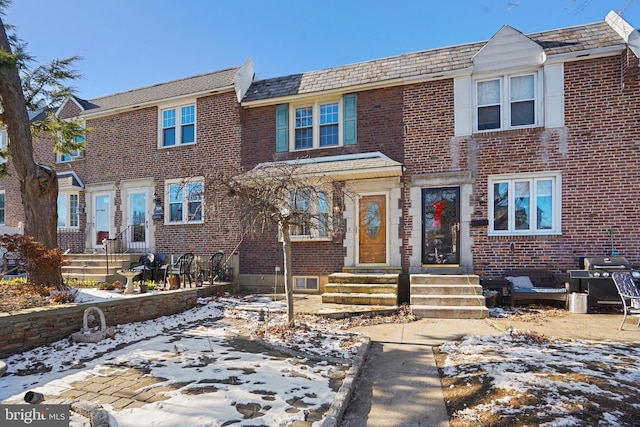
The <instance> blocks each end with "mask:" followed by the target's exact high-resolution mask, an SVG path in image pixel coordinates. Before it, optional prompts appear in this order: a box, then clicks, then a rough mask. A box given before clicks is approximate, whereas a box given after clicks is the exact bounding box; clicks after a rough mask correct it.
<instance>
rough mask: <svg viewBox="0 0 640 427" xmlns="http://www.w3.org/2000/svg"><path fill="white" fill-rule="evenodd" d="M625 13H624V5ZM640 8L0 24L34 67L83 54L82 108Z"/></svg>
mask: <svg viewBox="0 0 640 427" xmlns="http://www.w3.org/2000/svg"><path fill="white" fill-rule="evenodd" d="M625 7H626V8H625ZM623 8H625V9H624V12H623V16H624V17H625V18H626V19H627V21H628V22H629V23H631V24H632V25H633V26H635V27H636V28H637V27H639V26H640V0H600V1H599V0H457V1H455V0H449V1H440V0H438V1H434V0H393V1H377V2H376V1H371V0H368V1H364V0H324V1H322V2H320V1H317V0H315V1H314V0H306V1H302V0H244V1H239V0H184V1H182V2H177V1H175V0H172V1H169V0H102V1H95V0H14V4H13V5H11V6H10V7H9V9H8V10H7V11H6V16H5V17H4V20H5V22H7V23H10V24H13V25H15V26H17V27H18V33H19V36H20V38H22V39H23V40H24V41H26V42H27V43H28V50H29V52H30V53H31V54H32V55H34V56H35V57H36V58H37V59H38V61H39V62H48V61H50V60H52V59H54V58H64V57H68V56H72V55H79V56H82V57H83V58H84V59H83V60H82V61H81V62H79V63H78V69H79V71H80V73H81V74H82V75H83V79H82V80H79V81H77V82H76V83H75V84H74V86H75V87H76V88H77V95H78V96H80V97H81V98H85V99H91V98H96V97H99V96H104V95H109V94H113V93H116V92H122V91H126V90H130V89H135V88H138V87H142V86H149V85H153V84H157V83H162V82H166V81H169V80H174V79H179V78H184V77H189V76H193V75H197V74H202V73H208V72H211V71H216V70H221V69H224V68H229V67H234V66H239V65H242V63H244V61H245V60H246V59H247V58H249V57H250V58H252V59H253V61H254V62H255V69H256V73H257V74H258V77H259V78H269V77H277V76H285V75H289V74H294V73H299V72H304V71H312V70H318V69H323V68H329V67H335V66H339V65H344V64H351V63H355V62H361V61H367V60H371V59H377V58H384V57H388V56H393V55H398V54H402V53H408V52H414V51H418V50H423V49H430V48H435V47H443V46H451V45H456V44H461V43H468V42H475V41H481V40H487V39H489V38H490V37H491V36H493V35H494V34H495V33H496V32H497V31H498V30H500V28H501V27H502V26H503V25H511V26H512V27H514V28H516V29H518V30H520V31H522V32H523V33H525V34H526V33H530V32H536V31H542V30H550V29H556V28H561V27H569V26H574V25H580V24H586V23H592V22H597V21H602V20H604V17H605V16H606V14H607V13H608V12H609V11H610V10H616V11H619V10H621V9H623Z"/></svg>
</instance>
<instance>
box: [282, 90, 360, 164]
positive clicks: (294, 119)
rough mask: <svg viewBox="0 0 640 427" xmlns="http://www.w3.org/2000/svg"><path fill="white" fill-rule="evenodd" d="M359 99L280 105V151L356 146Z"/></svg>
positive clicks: (350, 95) (351, 97) (345, 96)
mask: <svg viewBox="0 0 640 427" xmlns="http://www.w3.org/2000/svg"><path fill="white" fill-rule="evenodd" d="M356 101H357V98H356V95H355V94H348V95H344V96H343V97H342V98H341V99H327V100H321V101H314V102H307V103H304V104H296V105H291V106H289V104H280V105H278V106H276V151H299V150H310V149H317V148H326V147H339V146H342V145H352V144H355V143H356V141H357V133H356V130H357V129H356V124H357V103H356Z"/></svg>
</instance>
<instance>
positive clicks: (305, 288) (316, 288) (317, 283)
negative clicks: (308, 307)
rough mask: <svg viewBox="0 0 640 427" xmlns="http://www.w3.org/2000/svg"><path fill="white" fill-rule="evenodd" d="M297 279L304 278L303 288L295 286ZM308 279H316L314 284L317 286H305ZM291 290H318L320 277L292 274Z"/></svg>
mask: <svg viewBox="0 0 640 427" xmlns="http://www.w3.org/2000/svg"><path fill="white" fill-rule="evenodd" d="M298 279H304V282H305V287H304V288H298V287H296V282H297V281H298ZM309 279H312V280H315V281H316V285H317V286H316V287H315V288H308V287H306V284H307V282H308V280H309ZM293 290H294V291H296V292H317V291H318V290H320V277H318V276H293Z"/></svg>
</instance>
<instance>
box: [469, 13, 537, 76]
mask: <svg viewBox="0 0 640 427" xmlns="http://www.w3.org/2000/svg"><path fill="white" fill-rule="evenodd" d="M544 59H545V54H544V50H543V49H542V46H540V45H539V44H538V43H536V42H534V41H533V40H531V39H530V38H529V37H527V36H525V35H524V34H522V33H521V32H520V31H518V30H516V29H515V28H513V27H510V26H508V25H505V26H504V27H502V29H500V31H498V32H497V33H496V34H495V35H494V36H493V37H491V40H489V41H488V42H487V44H485V45H484V46H483V47H482V49H480V50H479V51H478V53H476V54H475V55H474V56H473V59H472V61H473V73H474V74H482V73H495V72H504V71H506V70H517V69H532V68H539V67H540V66H541V65H542V64H543V63H544Z"/></svg>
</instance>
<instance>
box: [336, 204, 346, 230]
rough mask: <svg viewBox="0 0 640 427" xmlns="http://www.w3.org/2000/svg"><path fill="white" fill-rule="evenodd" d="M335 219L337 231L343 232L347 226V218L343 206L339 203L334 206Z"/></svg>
mask: <svg viewBox="0 0 640 427" xmlns="http://www.w3.org/2000/svg"><path fill="white" fill-rule="evenodd" d="M333 221H334V226H335V228H336V231H338V232H343V231H345V229H346V228H347V219H346V218H345V217H344V216H343V215H342V208H341V207H340V206H339V205H335V206H334V207H333Z"/></svg>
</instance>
